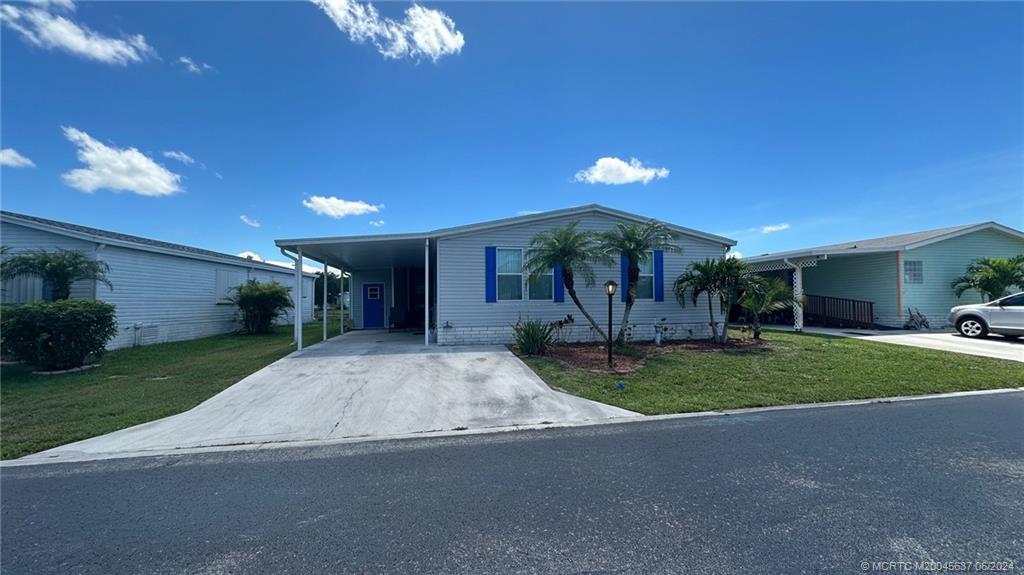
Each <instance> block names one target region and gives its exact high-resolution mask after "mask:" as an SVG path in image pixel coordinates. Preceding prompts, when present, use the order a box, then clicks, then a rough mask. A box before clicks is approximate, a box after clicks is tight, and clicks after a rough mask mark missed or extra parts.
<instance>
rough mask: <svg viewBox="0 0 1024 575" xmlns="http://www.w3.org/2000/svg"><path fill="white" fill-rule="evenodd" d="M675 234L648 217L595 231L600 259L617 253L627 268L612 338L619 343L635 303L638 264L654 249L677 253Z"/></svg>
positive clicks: (606, 258) (638, 274)
mask: <svg viewBox="0 0 1024 575" xmlns="http://www.w3.org/2000/svg"><path fill="white" fill-rule="evenodd" d="M677 237H679V235H678V234H676V233H675V232H673V231H672V230H670V229H668V227H667V226H666V225H665V224H663V223H661V222H658V221H655V220H648V221H647V222H644V223H642V224H627V223H621V222H620V223H617V224H615V229H613V230H609V231H607V232H602V233H600V234H598V240H599V241H600V250H601V252H602V253H603V254H604V258H602V259H604V261H606V262H610V261H614V260H613V259H612V254H619V255H620V256H624V257H626V258H627V259H628V262H629V267H628V269H627V273H626V280H627V281H626V285H624V286H622V289H623V290H624V292H625V294H626V306H625V309H624V310H623V311H622V322H621V323H620V324H619V334H618V335H617V336H616V337H615V341H616V343H619V344H621V343H622V342H623V341H625V339H626V326H627V325H629V312H630V311H632V309H633V304H634V303H636V284H637V280H639V279H640V263H641V262H643V261H645V260H647V258H648V257H650V253H651V252H653V251H654V250H661V251H665V252H681V251H682V250H681V249H680V248H679V247H678V246H676V245H675V244H674V243H672V242H673V241H674V240H675V239H676V238H677Z"/></svg>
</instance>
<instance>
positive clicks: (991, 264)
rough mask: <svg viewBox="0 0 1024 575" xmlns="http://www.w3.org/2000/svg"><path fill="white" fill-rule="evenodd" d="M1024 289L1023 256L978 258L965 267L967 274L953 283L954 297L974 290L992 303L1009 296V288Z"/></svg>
mask: <svg viewBox="0 0 1024 575" xmlns="http://www.w3.org/2000/svg"><path fill="white" fill-rule="evenodd" d="M1014 286H1016V287H1017V288H1018V289H1024V254H1020V255H1017V256H1014V257H1012V258H978V259H976V260H974V261H973V262H971V264H970V265H968V266H967V273H965V274H964V275H962V276H960V277H958V278H956V280H954V281H953V284H952V288H953V292H954V293H956V297H958V298H959V297H960V296H962V295H964V292H966V291H967V290H972V289H973V290H975V291H977V292H978V293H980V294H981V295H982V297H983V298H985V301H992V300H996V299H999V298H1001V297H1003V296H1006V295H1009V290H1010V288H1011V287H1014Z"/></svg>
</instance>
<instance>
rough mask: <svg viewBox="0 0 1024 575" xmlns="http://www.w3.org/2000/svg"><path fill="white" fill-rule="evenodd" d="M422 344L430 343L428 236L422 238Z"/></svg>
mask: <svg viewBox="0 0 1024 575" xmlns="http://www.w3.org/2000/svg"><path fill="white" fill-rule="evenodd" d="M423 345H430V238H427V239H425V240H423Z"/></svg>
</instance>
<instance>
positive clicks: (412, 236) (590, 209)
mask: <svg viewBox="0 0 1024 575" xmlns="http://www.w3.org/2000/svg"><path fill="white" fill-rule="evenodd" d="M595 213H596V214H603V215H606V216H610V217H613V218H618V219H622V220H627V221H632V222H637V223H643V222H647V221H650V220H651V219H652V218H648V217H644V216H640V215H637V214H633V213H630V212H624V211H622V210H616V209H612V208H608V207H605V206H602V205H599V204H587V205H584V206H576V207H572V208H563V209H559V210H550V211H547V212H538V213H535V214H526V215H522V216H514V217H511V218H501V219H497V220H489V221H485V222H478V223H475V224H466V225H462V226H455V227H450V228H438V229H435V230H432V231H429V232H414V233H406V234H377V235H361V236H334V237H322V238H291V239H282V240H276V241H275V242H274V243H276V244H277V245H278V246H280V247H284V248H288V247H294V246H297V245H309V244H318V243H320V244H324V243H338V242H347V241H353V242H356V241H358V242H363V241H389V240H417V239H427V238H431V239H437V238H445V237H452V236H459V235H464V234H471V233H477V232H482V231H487V230H492V229H499V228H505V227H510V226H517V225H522V224H528V223H534V222H542V221H546V220H552V219H556V218H563V217H566V216H580V215H586V214H595ZM659 221H660V220H659ZM662 223H663V224H665V226H667V227H668V228H669V229H670V230H672V231H674V232H676V233H679V234H682V235H686V236H691V237H696V238H699V239H703V240H707V241H710V242H714V243H716V244H721V245H723V246H734V245H736V240H733V239H730V238H726V237H723V236H717V235H715V234H709V233H707V232H702V231H699V230H694V229H692V228H686V227H683V226H678V225H675V224H671V223H668V222H662Z"/></svg>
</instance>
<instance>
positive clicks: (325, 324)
mask: <svg viewBox="0 0 1024 575" xmlns="http://www.w3.org/2000/svg"><path fill="white" fill-rule="evenodd" d="M323 284H324V297H323V301H322V302H321V304H320V305H322V306H323V307H322V308H321V309H322V310H323V313H324V317H323V320H324V338H323V339H322V340H321V341H327V258H324V281H323ZM313 293H314V295H315V294H316V290H313Z"/></svg>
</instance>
